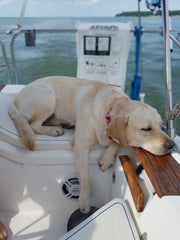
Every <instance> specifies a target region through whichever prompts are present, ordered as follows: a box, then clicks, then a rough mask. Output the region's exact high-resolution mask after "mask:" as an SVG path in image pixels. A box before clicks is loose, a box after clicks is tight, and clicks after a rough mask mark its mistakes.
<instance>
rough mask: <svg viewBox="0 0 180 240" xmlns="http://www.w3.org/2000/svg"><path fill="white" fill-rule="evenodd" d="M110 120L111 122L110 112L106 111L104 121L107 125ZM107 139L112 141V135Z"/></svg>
mask: <svg viewBox="0 0 180 240" xmlns="http://www.w3.org/2000/svg"><path fill="white" fill-rule="evenodd" d="M110 122H111V116H110V112H107V113H106V123H107V125H108V124H110ZM109 139H110V140H111V141H112V142H114V140H113V139H112V137H110V136H109Z"/></svg>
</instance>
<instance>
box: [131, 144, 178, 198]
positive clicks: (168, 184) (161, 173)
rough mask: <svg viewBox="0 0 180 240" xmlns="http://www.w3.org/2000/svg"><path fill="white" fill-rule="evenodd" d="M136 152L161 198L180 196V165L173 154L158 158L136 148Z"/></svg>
mask: <svg viewBox="0 0 180 240" xmlns="http://www.w3.org/2000/svg"><path fill="white" fill-rule="evenodd" d="M134 151H135V153H136V155H137V156H138V158H139V160H140V162H141V163H142V166H143V167H144V169H145V171H146V173H147V175H148V177H149V179H150V181H151V183H152V185H153V187H154V189H155V190H156V193H157V195H158V196H159V197H162V196H165V195H180V164H179V163H178V162H177V161H176V160H175V159H174V158H173V157H172V156H171V154H167V155H165V156H156V155H153V154H151V153H150V152H148V151H146V150H144V149H141V148H135V147H134Z"/></svg>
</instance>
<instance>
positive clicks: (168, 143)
mask: <svg viewBox="0 0 180 240" xmlns="http://www.w3.org/2000/svg"><path fill="white" fill-rule="evenodd" d="M174 146H175V142H174V141H173V140H171V139H170V140H169V139H168V140H166V142H165V143H164V147H165V148H166V149H167V150H171V149H172V148H173V147H174Z"/></svg>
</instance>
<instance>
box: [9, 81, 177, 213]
mask: <svg viewBox="0 0 180 240" xmlns="http://www.w3.org/2000/svg"><path fill="white" fill-rule="evenodd" d="M108 112H110V117H111V122H110V123H109V124H107V122H106V114H107V113H108ZM9 115H10V116H11V118H12V119H13V121H14V123H15V125H16V127H17V129H18V131H19V134H20V136H21V138H22V142H23V143H24V145H25V147H26V148H27V149H28V150H31V151H33V150H34V149H35V135H34V133H39V134H47V135H52V136H59V135H62V134H63V130H62V127H61V124H62V123H66V124H67V123H69V125H75V126H76V128H75V136H74V157H75V163H76V167H77V171H78V174H79V180H80V197H79V204H80V209H81V211H82V212H84V213H88V212H89V209H90V200H89V195H90V191H89V172H88V153H89V149H90V147H91V146H92V145H94V144H96V143H99V144H101V145H103V146H107V149H106V151H105V153H104V155H103V156H102V157H101V159H99V166H100V168H101V169H102V170H103V171H105V170H106V169H107V168H108V167H109V166H110V165H111V163H112V161H113V159H114V156H115V154H116V153H117V151H118V149H119V144H120V145H121V146H122V147H126V146H136V147H142V148H144V149H146V150H148V151H150V152H151V153H154V154H157V155H164V154H166V153H167V152H169V151H170V149H171V148H172V147H173V145H174V142H173V141H172V140H171V139H170V138H169V137H168V136H167V135H166V134H165V133H164V132H163V131H162V130H161V124H162V120H161V118H160V116H159V114H158V113H157V111H156V110H155V109H154V108H152V107H151V106H149V105H147V104H143V103H140V102H137V101H132V100H130V99H129V97H128V96H127V95H125V94H124V93H123V92H121V91H120V90H116V89H115V88H114V87H111V86H108V85H106V84H104V83H101V82H97V81H89V80H82V79H76V78H70V77H47V78H42V79H39V80H36V81H35V82H33V83H31V84H29V85H28V86H26V87H25V88H24V89H23V90H22V91H21V92H20V93H19V94H18V95H17V96H16V98H15V100H14V103H13V104H12V106H11V108H10V111H9ZM110 138H111V139H110ZM112 140H113V141H112Z"/></svg>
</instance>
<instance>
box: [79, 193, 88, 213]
mask: <svg viewBox="0 0 180 240" xmlns="http://www.w3.org/2000/svg"><path fill="white" fill-rule="evenodd" d="M79 208H80V211H81V212H82V213H84V214H88V213H89V212H90V199H89V197H86V196H84V197H83V196H82V197H81V196H80V197H79Z"/></svg>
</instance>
